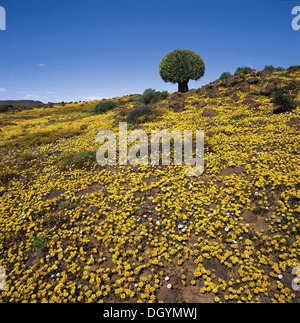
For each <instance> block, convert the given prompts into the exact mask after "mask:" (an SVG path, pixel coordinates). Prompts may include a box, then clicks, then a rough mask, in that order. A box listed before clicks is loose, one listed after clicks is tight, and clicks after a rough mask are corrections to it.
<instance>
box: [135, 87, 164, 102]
mask: <svg viewBox="0 0 300 323" xmlns="http://www.w3.org/2000/svg"><path fill="white" fill-rule="evenodd" d="M168 95H169V94H168V92H167V91H163V92H159V91H155V90H154V89H147V90H145V91H144V93H143V95H142V96H141V97H140V98H139V101H140V102H141V103H144V104H151V103H156V102H159V101H162V100H165V99H166V98H167V97H168Z"/></svg>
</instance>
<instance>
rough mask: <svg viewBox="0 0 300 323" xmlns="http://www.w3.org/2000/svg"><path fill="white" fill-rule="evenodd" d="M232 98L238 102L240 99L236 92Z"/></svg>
mask: <svg viewBox="0 0 300 323" xmlns="http://www.w3.org/2000/svg"><path fill="white" fill-rule="evenodd" d="M232 100H233V101H234V102H238V101H239V100H240V97H239V96H238V95H237V94H236V93H235V94H234V95H233V96H232Z"/></svg>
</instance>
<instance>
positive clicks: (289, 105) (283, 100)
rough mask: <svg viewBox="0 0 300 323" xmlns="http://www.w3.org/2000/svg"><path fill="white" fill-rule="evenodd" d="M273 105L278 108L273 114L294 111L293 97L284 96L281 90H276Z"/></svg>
mask: <svg viewBox="0 0 300 323" xmlns="http://www.w3.org/2000/svg"><path fill="white" fill-rule="evenodd" d="M273 103H274V104H275V105H277V106H278V107H277V108H276V109H275V110H274V111H273V113H275V114H279V113H284V112H288V111H292V110H293V109H295V103H294V97H293V96H291V95H288V94H285V93H284V92H283V90H282V89H276V90H275V94H274V98H273Z"/></svg>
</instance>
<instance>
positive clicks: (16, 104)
mask: <svg viewBox="0 0 300 323" xmlns="http://www.w3.org/2000/svg"><path fill="white" fill-rule="evenodd" d="M43 104H44V103H43V102H41V101H33V100H5V101H4V100H0V106H6V105H11V106H13V107H19V106H23V107H25V108H37V107H39V106H41V105H43Z"/></svg>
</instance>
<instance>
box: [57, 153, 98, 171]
mask: <svg viewBox="0 0 300 323" xmlns="http://www.w3.org/2000/svg"><path fill="white" fill-rule="evenodd" d="M94 161H96V152H95V151H81V152H80V153H76V154H74V155H72V156H70V157H69V158H68V159H67V160H66V161H65V162H64V164H63V168H66V167H68V166H69V167H75V168H83V167H85V166H88V165H89V164H90V163H92V162H94Z"/></svg>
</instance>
